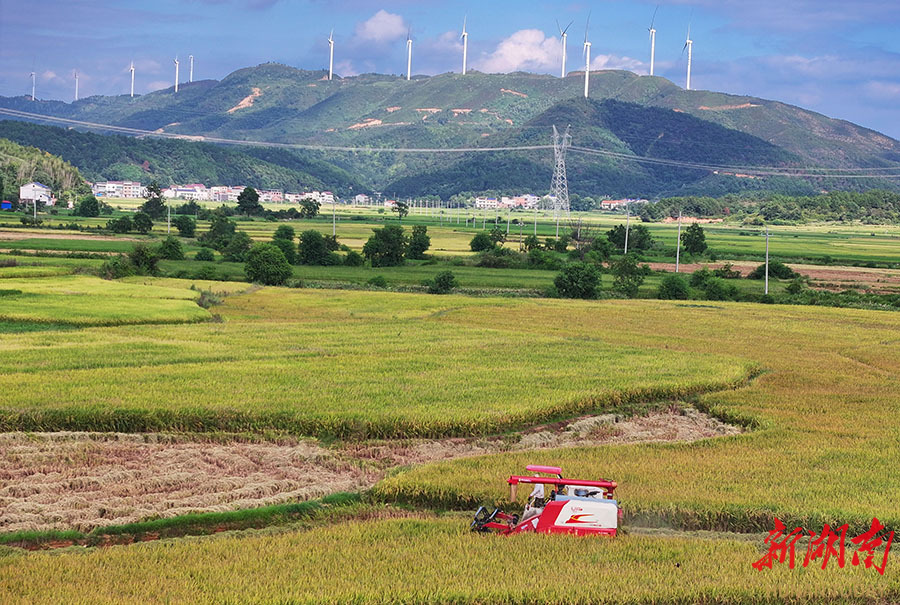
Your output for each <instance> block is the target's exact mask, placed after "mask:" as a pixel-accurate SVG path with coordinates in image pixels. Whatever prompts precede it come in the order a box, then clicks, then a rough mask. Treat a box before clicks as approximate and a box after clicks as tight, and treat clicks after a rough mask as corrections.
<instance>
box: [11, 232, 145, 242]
mask: <svg viewBox="0 0 900 605" xmlns="http://www.w3.org/2000/svg"><path fill="white" fill-rule="evenodd" d="M23 239H79V240H81V239H85V240H98V241H123V240H128V241H137V240H134V239H131V238H127V237H113V236H110V235H83V234H78V233H50V232H47V231H0V240H6V241H18V240H23Z"/></svg>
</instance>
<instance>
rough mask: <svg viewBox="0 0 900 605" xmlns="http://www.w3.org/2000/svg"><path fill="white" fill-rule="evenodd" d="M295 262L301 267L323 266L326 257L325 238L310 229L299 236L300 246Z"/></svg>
mask: <svg viewBox="0 0 900 605" xmlns="http://www.w3.org/2000/svg"><path fill="white" fill-rule="evenodd" d="M298 252H299V254H298V258H297V260H298V261H299V262H300V264H301V265H324V264H325V262H326V260H325V259H326V258H327V257H328V246H327V244H326V242H325V237H324V236H323V235H322V234H321V233H319V232H318V231H316V230H315V229H310V230H308V231H304V232H303V233H301V234H300V246H299V250H298Z"/></svg>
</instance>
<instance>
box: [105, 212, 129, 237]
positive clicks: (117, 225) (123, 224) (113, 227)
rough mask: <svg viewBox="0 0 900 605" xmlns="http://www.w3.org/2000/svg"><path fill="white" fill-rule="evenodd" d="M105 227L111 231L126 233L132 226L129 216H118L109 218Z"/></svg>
mask: <svg viewBox="0 0 900 605" xmlns="http://www.w3.org/2000/svg"><path fill="white" fill-rule="evenodd" d="M106 228H107V229H109V230H110V231H112V232H113V233H128V232H129V231H131V228H132V227H131V218H130V217H128V216H120V217H119V218H114V219H110V220H108V221H107V222H106Z"/></svg>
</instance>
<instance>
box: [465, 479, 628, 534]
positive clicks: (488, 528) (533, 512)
mask: <svg viewBox="0 0 900 605" xmlns="http://www.w3.org/2000/svg"><path fill="white" fill-rule="evenodd" d="M525 468H526V469H527V470H528V471H530V472H532V473H534V475H533V476H525V475H513V476H511V477H510V478H509V479H507V483H508V484H509V499H510V501H511V502H516V498H517V496H518V486H519V484H520V483H522V484H525V485H533V486H534V487H533V488H532V490H531V493H530V494H529V496H528V501H527V503H526V504H525V510H524V511H523V513H522V516H521V518H520V517H519V515H518V514H510V513H506V512H503V511H501V510H500V509H494V510H493V511H488V509H486V508H485V507H483V506H482V507H480V508H479V509H478V512H476V513H475V519H474V520H473V521H472V526H471V527H472V531H480V532H495V533H499V534H502V535H509V534H516V533H521V532H528V531H534V532H538V533H546V534H574V535H576V536H582V535H607V536H615V535H616V531H617V529H618V525H619V520H620V519H621V518H622V509H621V507H619V503H618V501H616V500H615V499H614V498H615V496H614V491H615V489H616V487H618V484H617V483H616V482H615V481H609V480H606V479H600V480H596V481H590V480H584V479H565V478H563V476H562V469H561V468H559V467H556V466H541V465H536V464H530V465H528V466H526V467H525ZM541 475H556V476H555V477H547V476H541Z"/></svg>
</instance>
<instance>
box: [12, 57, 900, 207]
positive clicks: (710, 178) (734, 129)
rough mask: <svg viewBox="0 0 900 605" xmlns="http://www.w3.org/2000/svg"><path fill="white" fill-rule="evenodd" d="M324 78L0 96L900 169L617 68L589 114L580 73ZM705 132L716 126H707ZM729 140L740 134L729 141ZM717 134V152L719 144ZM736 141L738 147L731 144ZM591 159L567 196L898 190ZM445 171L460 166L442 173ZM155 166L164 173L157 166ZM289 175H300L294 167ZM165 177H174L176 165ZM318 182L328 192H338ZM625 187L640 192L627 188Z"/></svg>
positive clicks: (387, 140) (249, 130) (83, 110)
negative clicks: (73, 97) (48, 96)
mask: <svg viewBox="0 0 900 605" xmlns="http://www.w3.org/2000/svg"><path fill="white" fill-rule="evenodd" d="M324 76H325V73H324V72H322V71H305V70H298V69H294V68H291V67H287V66H284V65H279V64H274V63H267V64H263V65H259V66H257V67H251V68H246V69H241V70H238V71H235V72H234V73H232V74H230V75H228V76H227V77H225V78H224V79H223V80H221V81H218V82H217V81H210V80H207V81H202V82H194V83H192V84H186V85H183V86H182V87H180V88H179V91H178V93H177V94H175V93H174V90H173V89H172V88H169V89H166V90H161V91H157V92H154V93H151V94H147V95H143V96H140V97H135V98H134V99H132V98H130V97H128V96H125V95H122V96H117V97H91V98H88V99H83V100H80V101H78V102H75V103H62V102H58V101H46V102H45V101H38V102H32V101H30V100H27V99H26V98H25V97H16V98H8V97H6V98H4V97H0V106H2V107H8V108H13V109H19V110H23V111H30V112H35V113H42V114H46V115H53V116H60V117H66V118H74V119H78V120H85V121H91V122H97V123H103V124H114V125H120V126H129V127H134V128H140V129H146V130H154V131H157V130H158V131H160V132H164V133H173V134H183V135H191V136H215V137H223V138H229V139H239V140H240V139H246V140H254V141H267V142H280V143H299V142H303V143H314V144H323V145H351V146H365V147H370V146H374V147H385V148H391V147H401V146H406V147H436V146H473V145H486V144H493V143H496V142H498V141H502V140H508V141H525V140H528V141H533V142H536V143H540V144H547V143H549V140H550V129H549V126H550V125H551V122H552V123H556V124H557V125H559V126H562V125H564V124H563V122H562V120H566V119H568V120H570V121H567V122H565V123H571V125H572V132H573V143H574V144H575V145H581V146H600V147H603V148H606V149H610V150H616V151H622V152H624V153H632V154H636V155H646V156H648V157H667V158H671V157H675V158H679V159H689V158H690V157H701V156H703V157H705V158H706V160H705V161H709V162H710V163H715V164H717V165H721V164H727V163H737V164H740V165H750V166H763V165H777V166H791V167H805V166H820V167H830V168H851V167H887V166H891V165H892V164H894V163H896V162H898V161H900V142H898V141H895V140H894V139H891V138H889V137H887V136H884V135H882V134H879V133H877V132H875V131H872V130H869V129H866V128H862V127H860V126H857V125H854V124H851V123H849V122H845V121H841V120H834V119H831V118H828V117H826V116H823V115H821V114H817V113H814V112H810V111H806V110H804V109H801V108H799V107H794V106H791V105H786V104H784V103H779V102H777V101H768V100H764V99H758V98H754V97H744V96H735V95H727V94H722V93H716V92H710V91H686V90H683V89H681V88H680V87H678V86H676V85H675V84H673V83H672V82H669V81H668V80H665V79H663V78H658V77H650V76H637V75H635V74H633V73H631V72H626V71H600V72H594V73H592V75H591V105H592V106H596V104H597V103H600V107H599V108H597V109H594V110H590V111H587V110H585V109H584V108H581V109H579V106H578V105H575V104H573V99H579V98H580V97H581V92H582V86H583V74H581V73H578V72H573V73H571V74H569V76H567V77H566V78H557V77H554V76H549V75H537V74H529V73H522V72H517V73H511V74H482V73H478V72H472V73H469V74H467V75H466V76H462V75H460V74H450V73H448V74H441V75H438V76H433V77H424V76H422V77H417V78H413V79H412V80H411V81H406V80H405V79H404V78H401V77H397V76H385V75H377V74H363V75H360V76H355V77H349V78H340V77H338V78H335V79H334V80H333V81H328V80H326V79H324ZM606 101H608V102H609V103H604V102H606ZM614 102H618V103H619V104H618V105H616V104H615V103H614ZM560 104H562V105H560ZM630 104H633V105H630ZM626 108H630V109H626ZM713 125H715V126H717V127H720V129H719V130H714V129H713V128H712V126H713ZM738 134H742V135H745V136H746V137H748V138H743V139H741V138H739V137H738V136H737V135H738ZM660 136H661V137H662V138H661V139H659V140H657V139H658V137H660ZM722 137H725V139H726V140H727V141H728V143H722ZM736 142H737V143H738V144H739V145H743V147H740V148H735V147H734V145H735V144H736ZM763 143H765V144H766V145H763ZM776 150H777V153H776ZM241 153H247V154H250V155H251V156H253V157H255V158H256V159H258V160H259V159H263V160H264V161H266V162H270V163H274V164H276V165H284V164H291V162H290V161H288V160H287V159H285V158H286V156H279V157H280V158H282V159H279V158H272V157H271V156H267V157H265V158H262V157H261V156H260V155H259V154H257V155H253V154H252V152H250V151H248V150H242V151H241ZM289 155H291V156H295V157H299V158H301V160H300V161H303V162H309V163H312V162H314V161H318V160H323V159H324V160H327V161H328V162H329V163H333V164H335V165H336V166H338V167H340V168H341V169H343V170H344V171H345V172H346V173H347V174H353V175H354V177H356V178H357V179H358V180H359V181H360V183H359V185H363V186H364V187H369V188H372V189H376V190H384V191H388V190H389V188H393V190H396V191H398V192H402V191H412V190H413V189H414V187H412V186H410V185H409V183H410V182H411V181H413V180H414V179H416V178H418V177H420V176H422V175H425V176H426V177H427V178H428V179H429V180H434V178H437V175H438V174H439V173H441V171H445V175H444V176H445V177H447V176H449V175H450V174H451V172H454V173H455V172H459V173H460V174H462V173H463V172H466V171H465V170H463V169H462V168H463V167H464V165H465V163H466V162H472V163H475V164H478V166H474V168H477V169H478V170H477V171H476V172H474V173H473V171H471V170H469V171H468V172H470V173H472V174H471V175H470V176H469V177H468V178H467V181H466V183H459V184H454V183H452V182H451V183H441V191H453V190H455V191H461V190H466V189H470V188H471V187H475V186H476V185H486V186H487V187H486V188H491V189H500V188H505V187H506V185H507V184H508V185H509V186H510V187H514V188H522V187H524V186H526V185H527V186H529V187H531V186H533V183H534V184H536V183H537V181H538V180H540V182H541V183H544V185H543V188H544V189H546V187H547V185H546V183H548V182H549V173H548V172H546V170H545V169H546V166H547V157H548V155H549V154H546V153H545V154H543V155H541V154H540V153H536V154H528V155H527V156H517V155H507V156H499V157H491V158H487V156H479V157H481V158H482V160H477V159H470V158H465V157H463V158H460V157H455V158H454V157H449V158H448V157H447V156H439V157H435V156H427V155H423V154H398V153H395V152H390V151H385V152H380V153H377V154H376V153H363V154H351V153H329V154H328V155H327V156H325V155H321V154H319V155H315V154H305V155H304V154H296V153H292V154H289ZM573 160H574V156H573ZM72 161H75V160H74V159H73V160H72ZM579 162H580V161H576V164H578V163H579ZM604 162H606V164H607V165H606V166H605V167H604V165H603V163H604ZM76 163H77V162H76ZM584 163H585V165H587V164H589V162H586V161H585V162H584ZM594 163H597V164H598V165H599V168H600V169H602V170H599V169H598V170H599V171H594V172H596V174H588V173H587V172H585V173H584V176H585V178H587V179H588V180H587V181H585V182H584V183H582V184H581V185H579V184H578V183H577V182H576V181H575V179H571V181H572V185H573V187H575V189H576V190H578V188H579V187H580V186H581V188H582V190H584V191H586V192H588V191H589V192H590V193H593V194H603V193H609V194H617V193H622V194H628V193H634V194H640V193H645V194H653V193H656V192H660V191H677V192H680V193H688V192H691V193H693V192H700V193H723V192H727V191H730V190H742V189H754V188H759V187H761V186H763V185H765V186H771V185H772V183H773V182H774V183H775V184H777V185H778V186H779V187H780V188H787V189H791V188H793V189H796V190H799V191H801V192H802V191H807V190H812V189H821V188H845V187H846V188H854V187H859V186H873V185H879V186H890V187H896V185H891V184H885V183H877V182H876V183H864V184H860V183H853V182H846V183H841V182H823V181H821V180H820V181H817V182H812V183H804V182H798V181H797V180H790V181H788V180H786V179H775V180H774V181H773V180H772V179H768V180H765V181H762V182H760V181H754V180H751V179H735V178H733V177H728V176H723V175H715V174H711V173H705V174H701V173H697V172H696V171H692V174H687V173H685V172H684V171H669V173H667V172H666V171H665V170H663V169H660V168H655V169H650V168H642V167H640V166H630V167H628V166H625V164H624V163H622V162H612V161H607V160H602V159H600V160H596V159H595V160H594ZM448 164H449V166H448ZM456 166H459V167H460V170H458V171H457V170H455V169H454V170H452V171H451V172H446V171H447V170H448V169H449V168H452V167H456ZM574 168H576V169H577V166H575V167H574ZM158 169H159V170H163V167H162V164H161V165H160V167H159V168H158ZM300 169H301V170H304V168H303V167H302V166H301V167H300ZM85 170H87V168H85ZM316 170H317V169H316ZM316 170H313V168H312V167H311V166H310V167H309V170H308V171H307V172H308V173H310V174H312V175H313V176H317V173H316ZM539 170H540V171H544V172H543V174H544V176H543V177H542V179H537V177H536V176H534V178H533V179H531V180H528V179H525V180H522V179H521V178H520V177H518V176H517V177H516V178H513V175H528V174H531V173H535V175H536V174H537V172H538V171H539ZM585 170H587V168H585ZM615 171H619V172H620V174H618V175H616V174H614V172H615ZM170 172H171V175H172V176H171V178H173V179H176V177H175V169H172V170H171V171H170ZM264 172H265V171H264ZM209 174H210V175H211V176H215V175H214V174H213V173H211V172H209ZM576 174H578V173H577V172H576ZM432 175H434V178H432ZM176 180H178V179H176ZM188 180H191V179H188ZM193 180H203V179H202V178H201V179H196V178H195V179H193ZM244 180H246V182H248V183H249V182H251V181H250V180H249V179H247V178H245V179H244ZM582 185H583V186H582ZM330 187H332V188H334V189H339V186H338V185H330ZM348 187H349V183H348ZM632 187H637V188H638V189H639V190H638V191H632V190H631V188H632ZM356 190H357V186H354V191H356Z"/></svg>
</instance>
